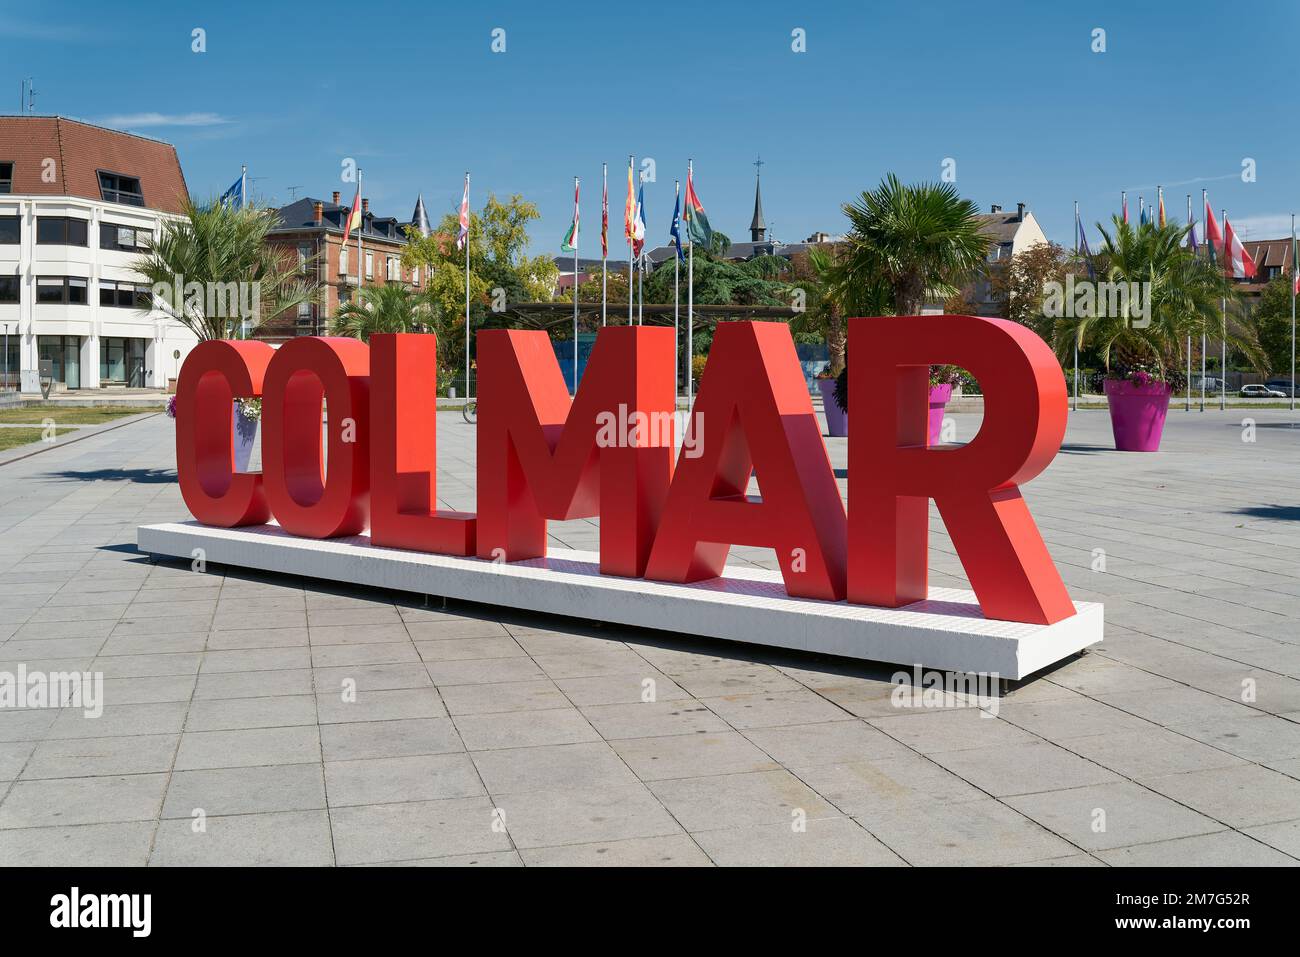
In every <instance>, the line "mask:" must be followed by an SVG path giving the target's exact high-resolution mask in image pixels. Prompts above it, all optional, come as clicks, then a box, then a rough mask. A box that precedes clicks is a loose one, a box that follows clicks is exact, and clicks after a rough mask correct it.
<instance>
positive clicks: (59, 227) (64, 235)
mask: <svg viewBox="0 0 1300 957" xmlns="http://www.w3.org/2000/svg"><path fill="white" fill-rule="evenodd" d="M87 236H88V227H87V223H86V221H85V220H84V219H74V218H73V217H71V216H37V217H36V245H38V246H86V245H89V244H88V243H87V241H86V240H87Z"/></svg>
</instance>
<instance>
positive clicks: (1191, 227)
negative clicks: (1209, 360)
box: [1183, 193, 1196, 412]
mask: <svg viewBox="0 0 1300 957" xmlns="http://www.w3.org/2000/svg"><path fill="white" fill-rule="evenodd" d="M1187 228H1188V230H1189V232H1188V235H1189V236H1191V235H1192V234H1193V233H1194V232H1195V231H1196V224H1195V223H1194V222H1193V221H1192V194H1191V193H1188V194H1187ZM1183 411H1184V412H1191V411H1192V334H1191V333H1190V332H1188V333H1187V403H1186V405H1185V406H1184V408H1183Z"/></svg>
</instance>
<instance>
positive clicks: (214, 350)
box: [176, 339, 275, 528]
mask: <svg viewBox="0 0 1300 957" xmlns="http://www.w3.org/2000/svg"><path fill="white" fill-rule="evenodd" d="M274 355H275V350H274V349H272V348H271V347H270V346H269V345H267V344H266V343H265V342H257V341H253V340H243V341H238V342H228V341H225V340H220V339H211V340H208V341H207V342H201V343H199V344H198V345H197V346H195V347H194V348H193V349H192V350H190V354H189V356H188V357H186V359H185V365H184V366H183V367H182V368H181V374H180V381H179V382H178V383H177V385H176V473H177V477H178V479H179V481H180V487H181V497H182V498H184V499H185V505H186V507H187V508H189V510H190V514H192V515H193V516H194V517H195V518H196V519H197V520H198V521H199V522H201V523H202V524H204V525H217V526H221V527H223V528H232V527H235V526H238V525H264V524H266V522H267V521H268V520H269V519H270V518H271V509H270V506H269V504H268V502H267V497H266V488H265V484H264V482H263V478H262V476H261V475H259V474H258V473H256V472H236V471H235V453H234V443H233V439H234V435H233V432H234V400H235V399H248V398H257V397H258V396H260V395H261V394H262V382H263V378H264V377H265V375H266V370H267V365H268V364H269V363H270V362H271V359H272V357H273V356H274Z"/></svg>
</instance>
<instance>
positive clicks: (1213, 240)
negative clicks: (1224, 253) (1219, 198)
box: [1205, 199, 1223, 255]
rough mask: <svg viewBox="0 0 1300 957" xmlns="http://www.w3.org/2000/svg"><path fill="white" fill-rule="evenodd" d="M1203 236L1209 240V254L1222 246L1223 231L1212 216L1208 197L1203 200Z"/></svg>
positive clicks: (1216, 251)
mask: <svg viewBox="0 0 1300 957" xmlns="http://www.w3.org/2000/svg"><path fill="white" fill-rule="evenodd" d="M1205 238H1206V239H1207V240H1209V242H1210V253H1211V255H1213V254H1215V253H1218V252H1219V250H1221V249H1222V248H1223V233H1221V232H1220V231H1219V221H1218V220H1217V219H1215V218H1214V210H1213V209H1211V208H1210V201H1209V199H1206V201H1205Z"/></svg>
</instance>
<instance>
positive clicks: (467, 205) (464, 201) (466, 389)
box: [462, 170, 470, 404]
mask: <svg viewBox="0 0 1300 957" xmlns="http://www.w3.org/2000/svg"><path fill="white" fill-rule="evenodd" d="M462 202H463V204H464V205H465V402H466V404H468V403H469V399H470V394H469V348H470V346H469V217H470V213H469V170H465V199H464V200H463V201H462Z"/></svg>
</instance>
